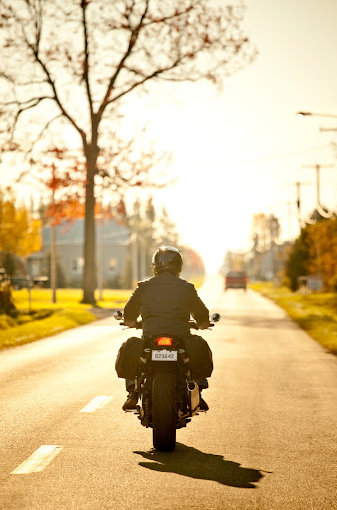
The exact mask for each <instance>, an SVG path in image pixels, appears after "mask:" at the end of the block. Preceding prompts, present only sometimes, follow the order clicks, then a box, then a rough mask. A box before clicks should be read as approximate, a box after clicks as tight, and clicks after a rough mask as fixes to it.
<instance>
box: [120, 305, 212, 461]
mask: <svg viewBox="0 0 337 510" xmlns="http://www.w3.org/2000/svg"><path fill="white" fill-rule="evenodd" d="M114 317H115V319H116V320H120V321H121V322H120V325H121V326H125V324H124V322H123V314H122V312H121V311H117V312H115V313H114ZM219 320H220V314H218V313H214V314H213V315H212V316H211V321H210V327H213V326H214V323H215V322H218V321H219ZM189 326H190V328H191V329H199V328H198V325H197V324H196V322H194V321H190V322H189ZM135 327H136V329H142V323H141V322H138V323H137V324H136V326H135ZM142 341H143V342H142V352H141V355H140V357H139V361H138V371H137V376H136V378H135V391H136V392H137V393H138V396H139V398H140V405H137V406H136V409H135V410H132V411H131V412H134V414H136V415H137V416H138V418H139V420H140V422H141V424H142V425H143V426H144V427H146V428H149V427H150V428H152V431H153V446H154V448H155V449H156V450H159V451H171V450H173V449H174V448H175V445H176V431H177V429H180V428H183V427H186V425H187V423H189V422H190V421H191V419H192V417H193V416H195V415H198V414H199V413H200V412H202V411H201V410H200V405H199V404H200V391H199V386H198V384H197V382H196V381H195V380H193V379H192V377H191V370H190V367H189V361H190V360H189V356H188V354H187V352H186V346H185V342H184V339H183V338H181V337H178V336H172V337H171V336H147V335H144V334H143V336H142Z"/></svg>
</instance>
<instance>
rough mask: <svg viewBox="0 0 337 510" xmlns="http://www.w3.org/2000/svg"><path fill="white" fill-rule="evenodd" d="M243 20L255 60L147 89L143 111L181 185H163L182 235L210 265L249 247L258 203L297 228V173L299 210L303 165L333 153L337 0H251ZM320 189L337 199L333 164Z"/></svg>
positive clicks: (310, 172) (310, 179)
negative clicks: (204, 78)
mask: <svg viewBox="0 0 337 510" xmlns="http://www.w3.org/2000/svg"><path fill="white" fill-rule="evenodd" d="M247 6H248V9H247V15H246V22H245V27H246V30H247V31H248V33H249V35H250V38H251V40H252V41H253V42H254V43H255V44H256V46H257V49H258V51H259V55H258V57H257V59H256V60H255V62H254V63H253V64H251V65H250V66H249V67H247V68H245V69H244V70H242V71H240V72H239V73H237V74H235V75H233V76H231V77H230V78H228V79H226V81H225V84H224V87H223V90H222V91H221V92H216V91H214V89H213V88H212V87H211V86H210V85H208V84H193V85H192V84H191V85H184V86H182V87H180V88H179V91H177V92H176V93H175V94H173V92H172V88H165V89H164V90H162V93H161V94H159V95H158V97H157V98H156V99H154V97H153V96H151V97H148V99H145V98H144V99H143V104H142V106H140V105H138V108H139V114H140V115H143V116H144V118H147V119H148V120H149V122H150V131H151V132H152V133H153V135H154V136H155V137H156V139H157V141H158V144H159V146H160V147H163V148H164V149H168V150H171V151H172V152H173V155H174V160H173V164H172V168H171V170H170V171H171V172H172V174H173V175H174V174H175V175H179V176H180V179H179V181H178V182H177V183H176V185H175V186H174V187H173V188H172V189H171V190H168V191H166V192H165V194H164V193H163V194H162V195H165V198H163V200H164V201H165V202H166V204H167V207H168V209H169V211H170V212H171V214H172V215H173V216H174V218H175V219H176V220H177V222H178V225H179V230H180V232H181V234H182V237H183V239H184V240H186V241H187V242H189V243H190V244H191V245H192V246H194V247H195V248H197V249H198V250H199V252H200V253H201V255H202V256H203V257H204V259H205V261H206V263H207V265H208V267H209V268H214V267H216V266H217V265H219V264H220V262H221V260H222V257H223V255H224V252H225V251H226V250H227V249H247V248H249V247H250V244H251V243H250V229H251V218H252V215H253V214H254V213H258V212H265V213H274V214H275V215H277V216H278V217H279V218H280V221H281V225H282V236H283V238H284V239H286V238H289V237H294V236H296V234H297V233H298V223H297V219H296V209H295V199H296V192H295V184H292V183H294V182H295V181H305V182H307V183H311V184H307V185H303V187H302V207H303V214H305V213H308V212H309V211H311V210H312V209H313V208H314V206H315V190H316V188H315V171H314V169H304V168H302V166H303V165H311V164H316V163H322V164H326V163H334V164H335V163H336V159H335V154H334V152H333V150H332V148H331V145H330V142H331V141H333V140H336V141H337V133H335V134H334V133H322V132H320V131H319V128H320V126H324V127H327V126H336V127H337V118H336V122H334V120H333V119H332V120H330V119H324V118H318V117H317V118H314V117H306V118H303V119H299V118H297V117H296V115H295V113H296V112H297V111H298V110H306V111H312V112H317V113H332V114H336V117H337V71H336V60H337V30H336V21H337V1H336V0H250V1H248V3H247ZM321 174H322V175H321V199H322V202H323V203H324V204H326V205H327V206H329V207H336V205H337V193H336V192H337V168H336V167H335V168H329V169H323V170H322V172H321Z"/></svg>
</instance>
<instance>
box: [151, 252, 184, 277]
mask: <svg viewBox="0 0 337 510" xmlns="http://www.w3.org/2000/svg"><path fill="white" fill-rule="evenodd" d="M182 267H183V259H182V256H181V253H180V251H179V250H177V248H173V247H172V246H161V247H160V248H158V250H157V251H155V252H154V254H153V257H152V270H153V274H154V275H155V276H157V275H158V274H159V273H163V272H164V271H168V272H169V273H173V274H174V275H175V276H179V275H180V273H181V270H182Z"/></svg>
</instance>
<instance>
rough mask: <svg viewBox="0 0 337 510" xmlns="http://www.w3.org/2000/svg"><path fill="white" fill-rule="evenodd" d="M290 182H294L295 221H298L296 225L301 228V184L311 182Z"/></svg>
mask: <svg viewBox="0 0 337 510" xmlns="http://www.w3.org/2000/svg"><path fill="white" fill-rule="evenodd" d="M291 184H295V186H296V210H297V221H298V226H299V228H300V229H301V228H302V226H303V220H302V217H301V205H302V202H301V186H304V185H308V184H311V182H303V181H302V182H300V181H296V182H292V183H291Z"/></svg>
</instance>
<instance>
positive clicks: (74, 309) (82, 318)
mask: <svg viewBox="0 0 337 510" xmlns="http://www.w3.org/2000/svg"><path fill="white" fill-rule="evenodd" d="M130 294H131V290H120V289H115V290H110V289H109V290H104V291H103V300H99V296H98V293H96V299H97V307H94V308H93V307H92V306H91V305H87V304H82V303H81V302H80V301H81V299H82V291H81V290H80V289H60V290H58V291H57V303H52V302H51V298H52V294H51V290H50V289H32V290H31V301H30V306H29V301H28V291H27V290H26V289H22V290H15V291H13V302H14V304H15V306H16V309H17V313H16V315H14V316H13V317H9V316H8V315H0V349H3V348H6V347H13V346H15V345H21V344H24V343H28V342H34V341H35V340H39V339H40V338H44V337H47V336H51V335H55V334H56V333H60V332H61V331H64V330H66V329H70V328H75V327H76V326H81V325H82V324H87V323H89V322H91V321H93V320H95V319H96V318H97V317H103V316H104V310H106V309H110V308H124V305H125V303H126V301H127V300H128V298H129V296H130ZM106 311H107V310H106Z"/></svg>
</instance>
